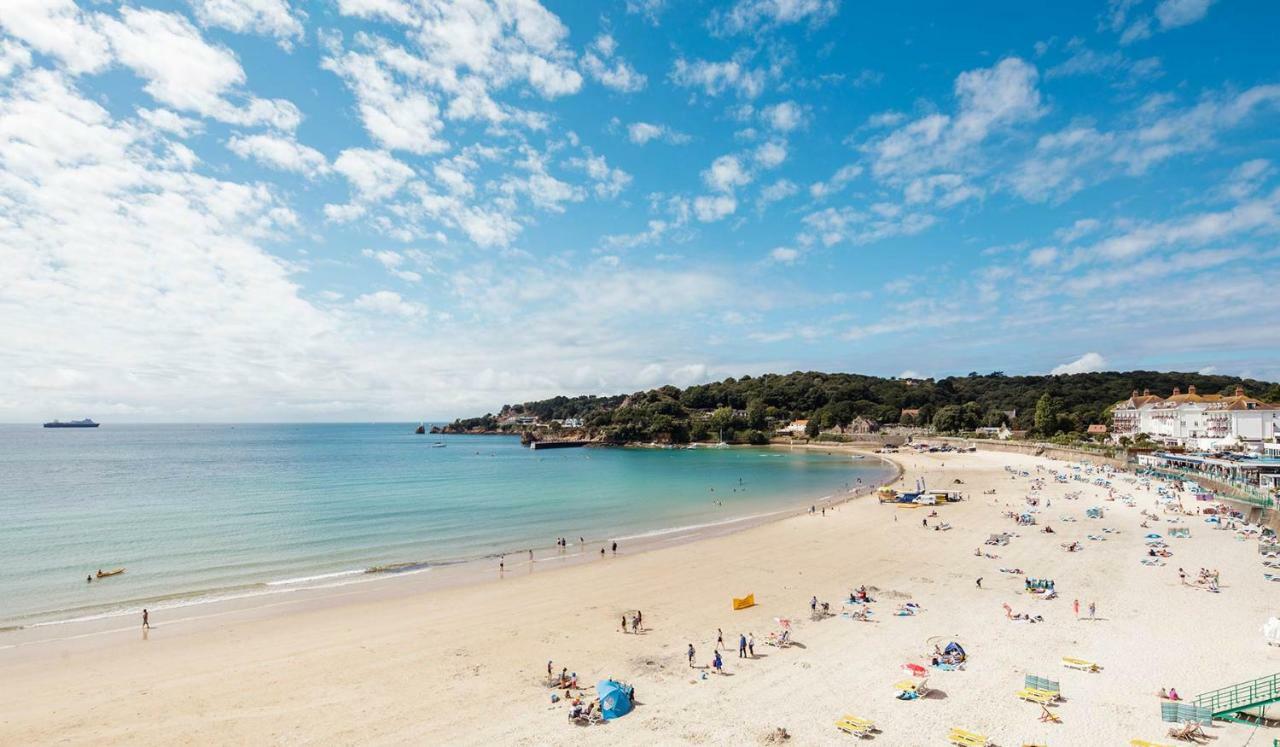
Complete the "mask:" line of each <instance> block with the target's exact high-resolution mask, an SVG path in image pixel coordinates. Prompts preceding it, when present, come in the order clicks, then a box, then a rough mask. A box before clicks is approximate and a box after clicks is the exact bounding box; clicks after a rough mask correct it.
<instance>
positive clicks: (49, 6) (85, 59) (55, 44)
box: [0, 0, 111, 73]
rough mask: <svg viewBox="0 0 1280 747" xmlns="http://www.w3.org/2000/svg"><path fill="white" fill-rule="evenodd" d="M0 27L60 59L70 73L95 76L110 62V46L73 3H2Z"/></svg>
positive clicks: (43, 0) (46, 0) (61, 0)
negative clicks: (92, 73)
mask: <svg viewBox="0 0 1280 747" xmlns="http://www.w3.org/2000/svg"><path fill="white" fill-rule="evenodd" d="M0 27H3V28H4V29H5V30H6V31H8V32H9V33H10V34H12V35H13V36H15V37H17V38H18V39H21V40H22V41H23V42H24V43H25V44H27V45H28V46H30V47H31V48H32V49H34V50H36V51H37V52H43V53H45V54H49V55H53V56H55V57H57V58H59V59H61V60H62V62H63V64H64V65H66V67H67V70H68V71H69V72H72V73H91V72H96V71H98V70H101V69H102V68H103V67H105V66H106V65H107V64H109V63H110V62H111V46H110V43H109V42H108V41H107V39H106V37H104V36H103V35H102V33H101V32H100V31H98V29H97V28H96V27H95V24H94V22H93V17H92V16H91V15H89V14H86V13H84V12H83V11H82V10H80V8H79V7H78V6H77V5H76V4H75V2H74V1H73V0H6V2H5V4H4V11H3V12H0Z"/></svg>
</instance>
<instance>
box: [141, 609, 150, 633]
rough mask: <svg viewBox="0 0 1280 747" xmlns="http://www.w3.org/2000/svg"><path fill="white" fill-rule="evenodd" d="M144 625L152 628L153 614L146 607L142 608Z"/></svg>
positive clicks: (148, 628) (146, 627)
mask: <svg viewBox="0 0 1280 747" xmlns="http://www.w3.org/2000/svg"><path fill="white" fill-rule="evenodd" d="M142 627H143V628H145V629H147V630H151V615H149V614H148V613H147V610H146V608H143V610H142Z"/></svg>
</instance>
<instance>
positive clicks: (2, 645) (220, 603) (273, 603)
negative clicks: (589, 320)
mask: <svg viewBox="0 0 1280 747" xmlns="http://www.w3.org/2000/svg"><path fill="white" fill-rule="evenodd" d="M498 435H505V434H498ZM842 446H845V447H846V448H841V449H837V451H840V452H844V453H851V454H857V455H860V456H864V457H867V458H874V459H876V460H878V461H879V462H880V463H882V464H883V465H885V466H886V467H888V468H889V469H891V470H892V475H890V476H887V477H885V478H883V479H882V480H881V481H879V482H875V481H873V482H870V483H868V484H867V485H864V486H861V487H859V488H855V489H852V490H850V491H847V492H845V491H837V492H834V493H829V494H827V495H823V496H820V497H804V498H800V497H790V498H786V499H783V500H782V501H781V504H782V507H780V508H777V509H775V510H771V511H765V512H761V513H752V514H745V515H740V516H731V517H728V518H725V519H722V520H718V521H709V522H702V523H698V524H692V525H680V526H671V527H661V528H658V529H654V530H649V531H640V532H637V533H634V534H620V535H617V536H613V537H607V538H600V539H589V538H588V539H586V541H585V542H584V543H582V544H578V543H570V544H569V545H568V546H567V547H566V548H564V551H561V549H560V548H557V547H556V546H555V545H544V546H535V547H532V548H518V549H512V550H507V551H505V552H492V553H486V554H484V555H481V556H475V557H468V558H461V559H444V560H437V561H406V562H403V563H392V564H385V565H380V566H373V567H369V568H353V569H345V570H339V571H333V572H327V573H319V574H316V575H312V576H303V577H299V578H293V579H274V580H270V581H262V582H254V583H246V584H244V585H241V586H236V587H231V588H228V589H206V590H196V591H189V592H174V593H172V594H167V595H162V596H159V597H154V598H148V599H144V600H138V601H131V602H129V603H128V605H129V606H127V607H125V608H122V609H110V610H103V611H101V612H91V613H90V614H84V615H76V616H72V617H67V618H56V619H39V620H36V621H34V622H30V623H26V624H21V625H8V626H4V627H0V651H2V650H5V649H12V648H22V647H27V646H33V645H41V644H47V643H54V642H57V641H59V640H64V639H80V638H85V637H91V636H98V635H105V634H110V633H113V632H119V631H121V630H132V628H120V627H116V624H117V623H118V622H119V621H121V620H123V619H132V618H133V617H136V616H138V615H140V614H141V611H142V608H143V607H147V608H148V609H149V610H150V611H151V613H152V615H155V614H156V613H157V612H159V613H162V615H163V616H165V617H166V619H168V620H169V621H170V624H178V623H183V622H191V621H198V620H201V619H205V618H215V617H221V616H224V615H226V614H228V613H247V614H254V611H255V609H257V608H262V609H271V608H276V607H281V606H290V605H296V606H300V607H309V606H313V605H314V606H322V607H329V606H331V605H330V602H331V600H330V599H329V597H332V598H333V599H339V598H344V597H348V596H353V595H358V594H362V595H364V596H374V597H377V598H383V597H390V596H394V595H395V594H397V593H398V594H403V595H417V594H423V593H430V592H431V591H433V590H439V589H450V588H459V587H467V586H472V585H476V586H485V585H489V584H492V583H500V582H501V581H503V580H504V579H505V578H507V577H514V576H515V575H516V574H521V573H529V574H532V573H533V572H534V571H535V570H538V571H542V572H544V573H545V572H546V571H554V570H560V569H563V568H568V567H574V566H577V565H583V564H590V563H592V562H597V561H598V560H599V559H600V557H602V556H597V555H596V553H595V550H596V548H597V547H599V548H601V549H605V548H606V547H608V546H609V544H610V543H612V542H615V541H617V542H626V543H628V544H627V546H626V547H625V548H624V549H623V553H622V554H624V555H627V556H636V555H641V554H645V553H650V552H653V551H655V550H661V549H664V548H669V547H676V546H680V545H686V544H692V543H698V542H702V541H706V540H708V539H712V538H715V537H723V536H729V535H733V534H736V533H739V532H743V531H747V530H749V529H752V528H755V527H758V526H763V525H766V524H770V523H773V522H780V521H785V520H786V519H788V518H791V517H794V516H802V515H804V514H805V513H807V512H808V508H807V507H805V506H801V505H799V504H801V502H802V501H803V502H804V503H806V504H808V505H812V506H818V507H820V508H821V507H824V506H833V505H839V504H842V503H846V502H848V501H852V500H854V499H856V498H859V497H862V496H865V495H868V494H870V493H871V492H873V491H874V490H876V489H877V488H878V487H879V486H881V485H889V484H892V483H894V482H896V481H897V480H898V479H899V478H900V477H901V475H902V471H903V470H902V466H901V465H900V464H898V463H896V462H894V461H893V460H891V459H887V458H885V457H884V455H881V454H873V453H870V452H866V451H865V450H859V449H850V448H847V446H848V445H842ZM730 448H753V449H760V448H764V449H780V450H785V449H788V448H792V447H789V446H788V445H785V444H770V445H768V446H763V447H761V446H753V445H749V444H741V445H734V446H731V447H730ZM802 448H804V447H803V446H802ZM828 451H830V449H828ZM793 504H795V505H793ZM586 548H590V550H588V549H586ZM530 550H532V551H533V552H534V553H535V555H534V558H533V560H532V561H531V560H529V559H528V558H526V557H524V554H525V553H527V552H529V551H530ZM608 557H615V556H614V555H613V554H612V553H610V554H608ZM503 558H507V559H510V560H511V561H512V562H511V563H510V564H509V566H508V568H507V570H506V571H505V573H495V570H494V568H493V564H494V563H496V562H497V561H499V560H501V559H503ZM542 564H549V565H546V566H545V567H544V566H543V565H542ZM495 576H496V577H495ZM329 579H344V580H342V581H337V580H334V581H331V582H330V581H329ZM308 581H326V583H319V584H314V585H303V584H304V583H305V582H308ZM397 582H398V586H397ZM295 584H297V585H295ZM365 587H367V588H365ZM164 613H176V614H173V615H172V616H170V615H166V614H164ZM201 613H203V614H201ZM255 616H256V615H255ZM51 631H59V632H61V633H64V634H62V635H56V636H52V635H50V636H37V633H40V632H51Z"/></svg>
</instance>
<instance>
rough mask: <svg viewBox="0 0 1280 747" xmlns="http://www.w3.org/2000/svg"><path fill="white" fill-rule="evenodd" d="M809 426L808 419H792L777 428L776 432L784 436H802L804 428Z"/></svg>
mask: <svg viewBox="0 0 1280 747" xmlns="http://www.w3.org/2000/svg"><path fill="white" fill-rule="evenodd" d="M808 427H809V421H808V420H792V421H791V422H790V423H789V424H787V425H784V426H782V427H781V428H779V429H778V433H780V434H782V435H784V436H803V435H805V429H806V428H808Z"/></svg>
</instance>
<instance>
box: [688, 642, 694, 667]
mask: <svg viewBox="0 0 1280 747" xmlns="http://www.w3.org/2000/svg"><path fill="white" fill-rule="evenodd" d="M694 656H695V653H694V650H693V644H692V643H690V644H689V668H690V669H693V657H694Z"/></svg>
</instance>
